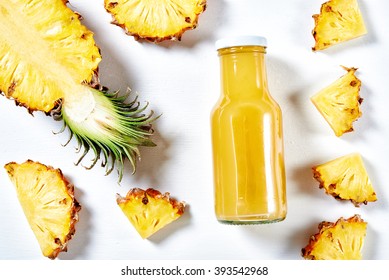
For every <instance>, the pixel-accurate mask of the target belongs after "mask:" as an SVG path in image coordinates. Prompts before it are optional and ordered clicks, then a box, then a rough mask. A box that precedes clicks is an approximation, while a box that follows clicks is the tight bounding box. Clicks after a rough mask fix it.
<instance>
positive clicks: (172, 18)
mask: <svg viewBox="0 0 389 280" xmlns="http://www.w3.org/2000/svg"><path fill="white" fill-rule="evenodd" d="M104 4H105V9H106V10H107V11H108V12H109V13H110V14H111V15H112V17H113V19H114V20H113V23H114V24H116V25H118V26H120V27H122V28H123V29H124V30H125V31H126V33H127V34H129V35H132V36H134V38H135V39H137V40H139V39H144V40H147V41H151V42H156V43H158V42H161V41H164V40H180V39H181V36H182V34H183V33H184V32H185V31H186V30H190V29H194V28H195V27H196V26H197V23H198V17H199V15H200V14H201V13H202V12H203V11H204V10H205V7H206V0H154V1H149V0H105V1H104Z"/></svg>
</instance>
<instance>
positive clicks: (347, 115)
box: [311, 67, 363, 137]
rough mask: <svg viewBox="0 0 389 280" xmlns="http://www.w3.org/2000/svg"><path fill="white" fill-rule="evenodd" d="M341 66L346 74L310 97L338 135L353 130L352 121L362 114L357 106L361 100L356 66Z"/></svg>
mask: <svg viewBox="0 0 389 280" xmlns="http://www.w3.org/2000/svg"><path fill="white" fill-rule="evenodd" d="M343 68H344V69H345V70H346V71H347V74H345V75H343V76H342V77H340V78H339V79H338V80H336V81H335V82H333V83H332V84H331V85H329V86H327V87H326V88H324V89H323V90H321V91H320V92H318V93H317V94H316V95H314V96H312V97H311V101H312V103H313V104H314V105H315V106H316V108H317V109H318V110H319V112H320V114H321V115H322V116H323V117H324V118H325V120H326V121H327V123H328V124H329V125H330V126H331V128H332V130H333V131H334V133H335V135H336V136H338V137H339V136H342V135H343V134H344V133H346V132H351V131H353V130H354V128H353V122H354V121H356V120H357V119H358V118H359V117H361V116H362V112H361V110H360V106H359V105H360V104H361V103H362V101H363V99H362V98H361V97H360V96H359V92H360V89H361V81H360V80H359V79H358V78H357V77H356V76H355V71H357V68H346V67H343Z"/></svg>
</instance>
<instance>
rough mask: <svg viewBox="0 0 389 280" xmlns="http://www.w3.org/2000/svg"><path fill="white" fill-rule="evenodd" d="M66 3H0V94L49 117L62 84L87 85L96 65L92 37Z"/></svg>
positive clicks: (63, 0)
mask: <svg viewBox="0 0 389 280" xmlns="http://www.w3.org/2000/svg"><path fill="white" fill-rule="evenodd" d="M66 3H67V1H66V0H49V1H41V0H31V1H24V0H12V1H0V42H1V44H0V91H2V92H3V93H4V95H5V96H7V97H8V98H12V99H14V100H15V102H16V103H17V104H20V105H23V106H26V107H27V108H28V110H29V111H30V112H32V111H35V110H41V111H44V112H45V113H49V112H50V111H51V110H52V109H53V108H54V107H55V106H56V102H57V101H58V100H59V99H61V98H63V97H64V96H65V95H66V93H69V92H67V91H70V90H71V89H73V88H72V87H69V86H68V85H67V84H69V83H70V84H72V83H75V84H81V83H84V82H86V83H89V82H91V81H92V79H93V77H94V75H95V73H96V71H97V67H98V64H99V62H100V60H101V56H100V53H99V49H98V48H97V47H96V45H95V41H94V39H93V34H92V32H91V31H89V30H88V29H87V28H86V27H85V26H83V25H82V24H81V22H80V19H79V18H80V16H79V15H78V14H77V13H74V12H73V11H72V10H70V9H69V8H68V7H67V6H66Z"/></svg>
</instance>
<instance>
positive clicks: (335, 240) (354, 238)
mask: <svg viewBox="0 0 389 280" xmlns="http://www.w3.org/2000/svg"><path fill="white" fill-rule="evenodd" d="M318 228H319V233H317V234H315V235H313V236H311V238H310V239H309V243H308V245H307V246H306V247H304V248H303V249H302V255H303V257H304V258H305V259H310V260H360V259H362V247H363V243H364V240H365V236H366V228H367V223H366V222H364V221H363V220H362V219H361V217H360V216H359V215H354V216H353V217H351V218H348V219H347V220H345V219H343V218H340V219H339V220H338V221H337V222H336V223H331V222H322V223H320V224H319V227H318Z"/></svg>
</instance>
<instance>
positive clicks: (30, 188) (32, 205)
mask: <svg viewBox="0 0 389 280" xmlns="http://www.w3.org/2000/svg"><path fill="white" fill-rule="evenodd" d="M4 168H5V169H6V171H7V173H8V175H9V177H10V179H11V181H12V183H13V184H14V185H15V188H16V192H17V196H18V199H19V202H20V204H21V206H22V208H23V211H24V214H25V216H26V218H27V220H28V222H29V224H30V227H31V229H32V231H33V232H34V234H35V237H36V238H37V240H38V243H39V245H40V247H41V250H42V254H43V255H44V256H46V257H48V258H50V259H55V258H56V257H57V256H58V254H59V253H61V252H63V251H67V245H68V242H69V241H70V240H71V239H72V237H73V236H74V234H75V225H76V223H77V222H78V212H79V211H80V209H81V206H80V204H79V203H78V201H77V200H76V199H75V197H74V186H73V185H72V184H71V183H70V182H69V181H68V180H67V179H66V178H65V177H64V175H63V173H62V171H61V170H60V169H54V168H53V167H51V166H46V165H44V164H41V163H39V162H34V161H32V160H27V161H26V162H24V163H22V164H18V163H15V162H10V163H8V164H6V165H5V166H4Z"/></svg>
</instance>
